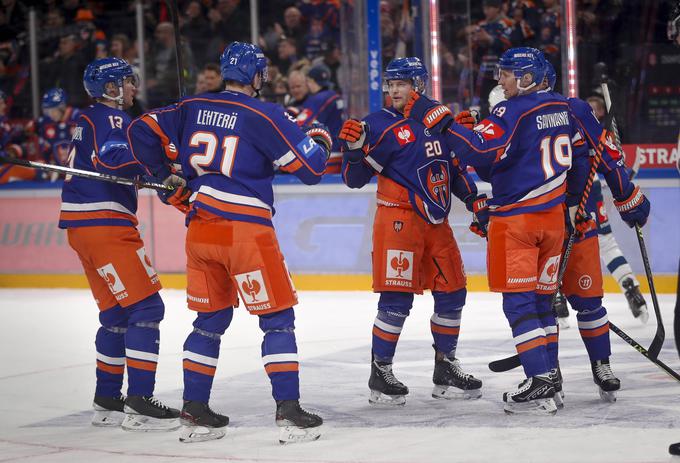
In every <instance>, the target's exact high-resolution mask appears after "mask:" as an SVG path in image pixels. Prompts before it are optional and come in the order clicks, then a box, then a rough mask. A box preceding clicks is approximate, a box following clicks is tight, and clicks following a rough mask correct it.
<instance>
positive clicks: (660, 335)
mask: <svg viewBox="0 0 680 463" xmlns="http://www.w3.org/2000/svg"><path fill="white" fill-rule="evenodd" d="M602 95H603V96H604V103H605V105H606V107H607V112H611V113H612V114H613V113H614V111H613V110H612V100H611V95H610V94H609V86H608V85H607V84H606V83H602ZM612 133H613V134H614V143H616V148H617V149H618V150H619V151H621V154H623V156H624V157H625V153H624V152H623V146H622V145H621V137H620V136H619V129H618V126H617V125H616V119H615V118H613V117H612ZM635 234H636V236H637V240H638V244H639V245H640V254H641V255H642V264H643V265H644V267H645V275H646V276H647V283H648V284H649V292H650V294H651V295H652V305H653V306H654V315H656V334H655V335H654V339H652V344H651V345H650V346H649V349H648V351H649V355H650V356H652V357H654V358H656V357H658V356H659V352H661V347H663V342H664V339H665V338H666V330H665V329H664V326H663V319H662V317H661V310H660V309H659V301H658V299H657V297H656V289H655V288H654V276H653V275H652V267H651V265H650V264H649V256H648V255H647V246H645V238H644V236H643V234H642V229H641V228H640V227H639V226H638V225H635Z"/></svg>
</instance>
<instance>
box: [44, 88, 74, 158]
mask: <svg viewBox="0 0 680 463" xmlns="http://www.w3.org/2000/svg"><path fill="white" fill-rule="evenodd" d="M66 100H67V97H66V92H65V91H64V90H63V89H61V88H51V89H49V90H48V91H47V92H46V93H45V94H44V95H43V97H42V111H43V115H42V116H40V118H39V119H38V122H37V124H36V129H37V130H36V131H37V134H38V136H39V137H40V140H41V142H42V144H43V145H44V147H45V149H46V153H45V161H46V162H48V163H50V164H56V165H58V166H65V165H67V164H68V152H69V145H70V144H71V137H72V136H73V131H74V129H75V127H76V121H77V119H78V116H79V115H80V110H79V109H77V108H73V107H71V106H67V105H66Z"/></svg>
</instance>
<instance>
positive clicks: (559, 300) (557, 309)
mask: <svg viewBox="0 0 680 463" xmlns="http://www.w3.org/2000/svg"><path fill="white" fill-rule="evenodd" d="M552 302H553V304H552V309H553V313H554V315H555V318H557V323H559V325H560V329H563V330H566V329H567V328H569V308H568V307H567V298H566V297H564V294H562V291H560V290H558V291H557V294H555V297H554V298H553V301H552Z"/></svg>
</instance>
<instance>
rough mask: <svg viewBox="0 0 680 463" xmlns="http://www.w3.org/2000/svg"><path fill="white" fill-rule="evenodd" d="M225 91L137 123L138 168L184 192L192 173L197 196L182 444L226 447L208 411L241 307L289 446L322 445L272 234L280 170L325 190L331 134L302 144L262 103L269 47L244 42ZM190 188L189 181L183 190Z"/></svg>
mask: <svg viewBox="0 0 680 463" xmlns="http://www.w3.org/2000/svg"><path fill="white" fill-rule="evenodd" d="M220 67H221V71H222V77H223V79H224V81H225V84H226V86H225V90H224V91H222V92H220V93H204V94H201V95H197V96H194V97H188V98H186V99H183V100H181V101H180V102H179V103H177V104H175V105H172V106H169V107H167V108H163V109H159V110H155V111H151V112H150V113H148V114H145V115H142V116H141V117H140V118H138V119H135V121H133V122H132V124H131V125H130V129H129V132H128V136H129V140H130V142H131V144H132V149H133V152H134V154H135V156H136V157H137V158H138V159H139V160H140V161H141V162H142V163H143V164H145V165H146V166H147V167H148V169H149V170H150V171H151V172H152V173H153V175H155V176H156V177H158V178H159V179H165V182H166V183H173V184H177V181H178V179H173V177H176V176H173V175H172V174H171V170H170V167H169V165H170V164H171V163H174V164H179V165H181V171H182V175H183V176H184V177H185V178H186V181H187V182H188V187H189V188H190V190H191V191H193V195H192V196H191V205H190V210H189V213H188V215H187V222H188V231H187V239H186V241H187V242H186V251H187V279H188V287H187V302H188V306H189V308H190V309H191V310H194V311H196V312H197V314H196V320H195V321H194V330H193V331H192V332H191V333H190V334H189V336H188V338H187V340H186V342H185V344H184V361H183V368H184V397H183V398H184V407H183V409H182V419H183V421H184V422H185V424H187V426H186V429H185V430H184V431H183V434H182V437H181V438H180V439H181V440H182V441H183V442H197V441H202V440H212V439H217V438H220V437H222V436H224V427H225V426H226V425H227V424H228V422H229V418H228V417H226V416H224V415H221V414H219V413H216V412H214V411H213V410H211V409H210V407H209V405H208V403H209V400H210V392H211V389H212V383H213V378H214V375H215V371H216V367H217V363H218V357H219V348H220V337H221V336H222V335H223V334H224V333H225V331H226V329H227V328H228V327H229V325H230V323H231V320H232V316H233V312H234V310H233V308H234V307H235V306H237V305H238V301H239V297H240V301H241V302H242V303H243V305H244V306H245V308H246V309H247V310H248V311H249V312H250V313H252V314H254V315H257V316H258V319H259V324H260V328H261V329H262V331H263V333H264V339H263V342H262V361H263V363H264V368H265V371H266V372H267V375H268V376H269V379H270V382H271V385H272V395H273V398H274V400H275V401H276V424H277V425H278V426H280V427H281V433H280V437H279V440H280V441H281V443H288V442H298V441H305V440H313V439H318V438H319V436H320V429H319V426H321V424H322V419H321V418H320V417H319V416H317V415H315V414H312V413H309V412H307V411H305V410H303V409H302V408H301V407H300V403H299V398H300V390H299V376H298V370H299V363H298V357H297V345H296V341H295V324H294V321H295V315H294V311H293V306H294V305H295V304H297V295H296V292H295V289H294V287H293V284H292V281H291V280H290V277H289V274H288V270H287V268H286V264H285V261H284V258H283V254H282V253H281V251H280V249H279V245H278V240H277V238H276V233H275V231H274V228H273V226H272V216H273V214H274V207H273V203H274V196H273V191H272V180H273V178H274V167H275V166H278V167H279V168H280V169H281V170H283V171H285V172H288V173H291V174H293V175H295V176H297V177H298V178H299V179H300V180H301V181H302V182H304V183H306V184H315V183H318V182H319V181H320V180H321V176H322V174H323V171H324V169H325V167H326V160H327V157H328V153H329V151H330V146H331V137H330V134H329V133H328V131H327V130H325V129H323V128H319V127H311V128H309V129H307V132H306V133H305V132H303V131H302V130H301V129H300V128H299V127H298V126H297V124H296V123H295V121H294V120H293V119H292V118H290V116H288V114H286V113H285V111H284V109H283V108H282V107H281V106H279V105H275V104H272V103H265V102H262V101H260V100H258V99H257V98H256V96H257V94H258V92H259V91H260V89H261V88H262V85H263V84H264V82H265V80H266V59H265V57H264V54H263V53H262V50H260V48H259V47H257V46H255V45H251V44H247V43H240V42H234V43H232V44H231V45H229V46H228V47H227V48H226V49H225V50H224V52H223V53H222V56H221V57H220ZM182 182H183V180H182Z"/></svg>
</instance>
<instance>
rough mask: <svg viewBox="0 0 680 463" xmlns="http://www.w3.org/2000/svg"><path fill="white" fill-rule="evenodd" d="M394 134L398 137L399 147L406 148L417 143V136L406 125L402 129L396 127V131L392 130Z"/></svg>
mask: <svg viewBox="0 0 680 463" xmlns="http://www.w3.org/2000/svg"><path fill="white" fill-rule="evenodd" d="M392 133H394V136H395V137H397V141H398V142H399V146H404V145H406V144H409V143H412V142H414V141H416V136H415V134H414V133H413V130H411V127H409V125H408V124H404V125H402V126H401V127H395V128H394V129H392Z"/></svg>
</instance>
